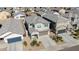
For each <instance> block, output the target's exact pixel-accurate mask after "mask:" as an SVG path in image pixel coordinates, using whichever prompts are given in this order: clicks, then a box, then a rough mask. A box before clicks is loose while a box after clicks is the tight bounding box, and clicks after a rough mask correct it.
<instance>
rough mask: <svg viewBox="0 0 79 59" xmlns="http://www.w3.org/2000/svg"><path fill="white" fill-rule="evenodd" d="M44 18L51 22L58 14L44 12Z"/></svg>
mask: <svg viewBox="0 0 79 59" xmlns="http://www.w3.org/2000/svg"><path fill="white" fill-rule="evenodd" d="M43 17H44V18H47V19H49V20H51V21H53V22H56V21H57V20H58V16H57V15H55V14H45V15H43Z"/></svg>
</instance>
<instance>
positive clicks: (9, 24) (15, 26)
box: [0, 19, 25, 35]
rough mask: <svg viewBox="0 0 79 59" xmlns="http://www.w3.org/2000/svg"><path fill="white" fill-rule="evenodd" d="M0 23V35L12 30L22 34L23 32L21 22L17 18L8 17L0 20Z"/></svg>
mask: <svg viewBox="0 0 79 59" xmlns="http://www.w3.org/2000/svg"><path fill="white" fill-rule="evenodd" d="M0 24H2V28H0V35H2V34H4V33H6V32H13V33H16V34H21V35H23V34H24V32H25V30H24V27H23V24H22V22H21V21H20V20H17V19H9V20H6V21H5V20H2V21H0Z"/></svg>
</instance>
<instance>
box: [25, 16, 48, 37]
mask: <svg viewBox="0 0 79 59" xmlns="http://www.w3.org/2000/svg"><path fill="white" fill-rule="evenodd" d="M26 22H27V24H28V32H29V34H30V37H31V38H33V37H37V38H39V37H40V36H43V35H47V34H48V31H49V22H48V21H46V20H45V19H43V18H42V17H40V16H37V15H32V16H29V17H27V18H26Z"/></svg>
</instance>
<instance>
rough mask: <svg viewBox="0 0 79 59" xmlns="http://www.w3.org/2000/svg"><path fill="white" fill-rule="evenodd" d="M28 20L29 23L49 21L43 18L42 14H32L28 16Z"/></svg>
mask: <svg viewBox="0 0 79 59" xmlns="http://www.w3.org/2000/svg"><path fill="white" fill-rule="evenodd" d="M26 22H27V23H34V24H36V23H49V22H48V21H46V20H45V19H43V18H42V17H40V16H37V15H32V16H29V17H27V18H26Z"/></svg>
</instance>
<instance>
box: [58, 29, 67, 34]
mask: <svg viewBox="0 0 79 59" xmlns="http://www.w3.org/2000/svg"><path fill="white" fill-rule="evenodd" d="M65 32H66V29H64V30H59V31H58V34H60V33H65Z"/></svg>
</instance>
